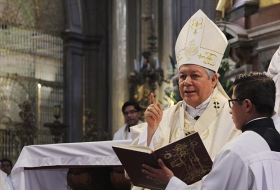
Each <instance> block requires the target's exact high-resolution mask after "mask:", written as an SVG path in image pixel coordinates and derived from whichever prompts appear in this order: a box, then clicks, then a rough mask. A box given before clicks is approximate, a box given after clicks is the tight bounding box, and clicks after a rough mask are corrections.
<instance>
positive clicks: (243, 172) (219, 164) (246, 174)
mask: <svg viewBox="0 0 280 190" xmlns="http://www.w3.org/2000/svg"><path fill="white" fill-rule="evenodd" d="M279 176H280V153H279V152H273V151H271V150H270V148H269V146H268V144H267V142H266V141H265V140H264V139H263V137H261V136H260V135H259V134H257V133H256V132H254V131H245V132H244V133H242V134H241V135H240V136H238V137H237V138H235V139H234V140H232V141H231V142H229V143H228V144H227V145H225V146H224V148H223V149H222V150H221V151H220V152H219V153H218V155H217V156H216V158H215V160H214V163H213V168H212V170H211V172H210V173H209V174H208V175H207V176H205V177H204V178H203V179H202V187H200V188H192V189H203V190H217V189H218V190H245V189H246V190H276V189H280V180H278V179H277V180H276V178H278V177H279ZM174 189H176V190H184V189H189V188H188V185H187V184H185V183H184V182H182V181H181V180H179V179H178V178H176V177H172V178H171V180H170V181H169V183H168V185H167V187H166V190H174Z"/></svg>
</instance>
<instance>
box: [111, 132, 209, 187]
mask: <svg viewBox="0 0 280 190" xmlns="http://www.w3.org/2000/svg"><path fill="white" fill-rule="evenodd" d="M113 149H114V151H115V153H116V155H117V156H118V158H119V160H120V162H121V163H122V165H123V167H124V168H125V170H126V172H127V174H128V175H129V177H130V180H131V181H132V183H133V185H135V186H140V187H146V188H149V189H164V188H165V187H166V185H164V184H159V183H156V182H154V181H153V180H150V179H148V178H147V177H146V174H144V173H143V172H142V169H143V168H142V164H147V165H150V166H152V167H154V168H160V167H159V165H158V163H157V159H158V158H161V159H162V160H163V162H164V164H165V165H166V166H167V167H168V168H169V169H170V170H172V172H173V173H174V175H175V176H176V177H178V178H179V179H181V180H182V181H184V182H185V183H186V184H188V185H190V184H193V183H195V182H197V181H199V180H201V178H202V177H203V176H205V175H206V174H208V173H209V172H210V171H211V168H212V164H213V163H212V160H211V158H210V156H209V154H208V152H207V150H206V148H205V146H204V144H203V142H202V140H201V138H200V136H199V134H198V133H197V132H194V133H192V134H189V135H188V136H186V137H184V138H182V139H180V140H178V141H175V142H172V143H170V144H168V145H166V146H164V147H161V148H159V149H157V150H155V151H152V150H151V149H150V148H148V147H145V146H137V145H133V146H132V145H115V146H113Z"/></svg>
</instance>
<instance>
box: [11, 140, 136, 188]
mask: <svg viewBox="0 0 280 190" xmlns="http://www.w3.org/2000/svg"><path fill="white" fill-rule="evenodd" d="M130 143H131V141H130V140H118V141H98V142H82V143H62V144H48V145H32V146H25V147H24V148H23V149H22V151H21V154H20V156H19V158H18V160H17V162H16V163H15V165H14V167H13V170H12V172H11V176H12V180H13V185H14V188H15V190H54V189H55V190H69V189H72V187H73V186H75V183H77V181H78V180H86V181H87V183H85V184H88V185H89V184H90V183H96V185H98V183H100V184H99V185H98V189H115V188H114V187H113V185H112V184H111V181H110V177H112V174H111V173H112V171H113V170H114V168H117V170H118V168H119V167H121V163H120V161H119V159H118V157H117V156H116V155H115V153H114V151H113V149H112V146H113V145H115V144H130ZM88 173H90V175H88ZM76 185H77V184H76ZM78 186H79V185H78ZM99 187H100V188H99ZM89 188H90V187H89ZM79 189H86V188H85V187H83V188H79Z"/></svg>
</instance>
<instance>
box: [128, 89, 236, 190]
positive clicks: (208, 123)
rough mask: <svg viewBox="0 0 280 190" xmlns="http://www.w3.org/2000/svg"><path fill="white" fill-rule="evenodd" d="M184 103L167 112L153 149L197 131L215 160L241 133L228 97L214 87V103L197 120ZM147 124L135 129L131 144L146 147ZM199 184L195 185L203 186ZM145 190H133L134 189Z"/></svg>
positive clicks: (153, 142)
mask: <svg viewBox="0 0 280 190" xmlns="http://www.w3.org/2000/svg"><path fill="white" fill-rule="evenodd" d="M182 104H183V103H182V102H178V103H177V104H176V105H174V106H172V107H170V108H168V109H166V110H165V111H164V112H163V117H162V120H161V122H160V124H159V126H158V128H157V130H156V132H155V134H154V136H153V138H152V141H151V144H150V147H151V148H153V149H157V148H159V147H162V146H165V145H167V144H169V143H170V142H174V141H176V140H178V139H181V138H183V137H184V136H185V133H184V130H194V131H197V132H198V133H199V135H200V137H201V139H202V141H203V143H204V145H205V147H206V149H207V151H208V153H209V155H210V157H211V158H212V159H214V157H215V156H216V154H217V153H218V152H219V151H220V149H221V148H222V147H223V146H224V145H225V144H226V143H227V142H228V141H230V140H231V139H232V138H233V137H235V136H237V135H239V134H241V132H240V131H238V130H237V129H236V128H235V126H234V124H233V121H232V118H231V115H230V113H229V110H230V108H229V105H228V96H227V95H226V94H225V93H224V91H223V89H222V90H221V87H220V86H219V85H218V87H217V88H215V90H214V92H213V94H212V97H211V100H210V102H209V104H208V106H207V108H206V109H205V110H204V112H203V113H202V115H201V116H200V118H199V119H198V120H197V121H196V120H194V118H193V117H191V116H190V115H189V114H188V113H187V112H186V111H185V110H184V107H183V106H182ZM147 127H148V125H147V123H143V124H140V125H137V126H134V127H132V128H130V129H131V132H132V144H138V145H144V146H147ZM200 185H201V183H200V182H197V183H195V184H194V186H198V187H199V186H200ZM136 189H142V188H138V187H134V188H133V190H136Z"/></svg>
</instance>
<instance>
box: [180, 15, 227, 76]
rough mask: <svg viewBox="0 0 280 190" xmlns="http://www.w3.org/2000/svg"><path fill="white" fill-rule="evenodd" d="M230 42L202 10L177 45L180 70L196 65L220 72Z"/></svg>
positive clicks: (184, 28)
mask: <svg viewBox="0 0 280 190" xmlns="http://www.w3.org/2000/svg"><path fill="white" fill-rule="evenodd" d="M227 44H228V41H227V39H226V37H225V35H224V34H223V32H222V31H221V30H220V29H219V28H218V27H217V25H216V24H215V23H214V22H213V21H211V20H210V19H209V18H208V17H207V16H206V15H205V14H204V13H203V12H202V11H201V10H198V11H197V12H196V13H195V14H194V15H193V16H192V17H191V18H190V19H189V20H188V21H187V23H186V24H185V25H184V27H183V28H182V30H181V31H180V33H179V36H178V38H177V41H176V45H175V53H176V60H177V66H178V68H179V67H180V66H181V65H183V64H196V65H200V66H202V67H205V68H208V69H210V70H213V71H215V72H217V71H218V69H219V67H220V64H221V61H222V58H223V55H224V52H225V49H226V47H227Z"/></svg>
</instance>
